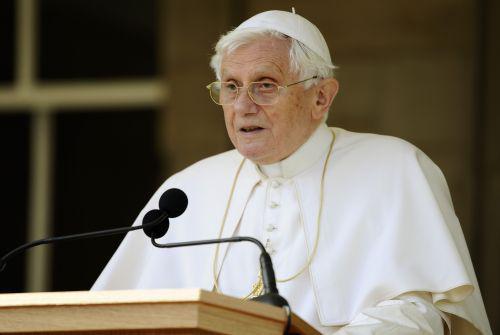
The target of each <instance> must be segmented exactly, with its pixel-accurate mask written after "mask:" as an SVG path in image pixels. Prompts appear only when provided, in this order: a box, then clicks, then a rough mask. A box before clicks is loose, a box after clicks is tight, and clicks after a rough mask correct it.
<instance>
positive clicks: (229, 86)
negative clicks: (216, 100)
mask: <svg viewBox="0 0 500 335" xmlns="http://www.w3.org/2000/svg"><path fill="white" fill-rule="evenodd" d="M222 89H224V90H225V91H228V92H231V91H237V90H238V87H237V86H236V85H235V84H233V83H223V84H222Z"/></svg>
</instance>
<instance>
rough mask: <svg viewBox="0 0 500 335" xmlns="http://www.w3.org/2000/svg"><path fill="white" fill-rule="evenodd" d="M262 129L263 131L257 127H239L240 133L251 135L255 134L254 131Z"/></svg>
mask: <svg viewBox="0 0 500 335" xmlns="http://www.w3.org/2000/svg"><path fill="white" fill-rule="evenodd" d="M262 129H264V128H262V127H258V126H249V127H241V128H240V131H242V132H244V133H252V132H255V131H259V130H262Z"/></svg>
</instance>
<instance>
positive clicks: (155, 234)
mask: <svg viewBox="0 0 500 335" xmlns="http://www.w3.org/2000/svg"><path fill="white" fill-rule="evenodd" d="M162 215H164V212H163V211H161V210H159V209H153V210H150V211H149V212H147V213H146V215H144V217H143V218H142V224H143V225H144V224H148V223H151V222H153V221H155V220H159V219H160V218H161V216H162ZM169 225H170V223H169V222H168V217H167V216H165V217H164V218H163V220H160V221H158V223H157V224H154V225H151V226H148V227H144V228H142V230H144V234H146V235H148V237H150V238H155V239H156V238H160V237H163V236H165V234H166V233H167V231H168V227H169Z"/></svg>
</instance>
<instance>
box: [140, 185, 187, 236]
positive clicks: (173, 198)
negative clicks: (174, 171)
mask: <svg viewBox="0 0 500 335" xmlns="http://www.w3.org/2000/svg"><path fill="white" fill-rule="evenodd" d="M187 205H188V198H187V196H186V193H184V192H183V191H181V190H179V189H178V188H171V189H168V190H166V191H165V192H164V193H163V194H162V195H161V197H160V201H159V202H158V206H159V207H160V209H153V210H150V211H149V212H147V213H146V214H145V215H144V217H143V219H142V224H143V225H147V226H145V227H144V228H143V231H144V233H145V234H146V235H147V236H148V237H151V238H160V237H163V236H164V235H165V234H166V233H167V231H168V228H169V226H170V223H169V221H168V219H167V220H164V221H161V222H158V224H151V225H149V223H150V222H154V221H155V220H160V217H161V216H162V214H163V213H167V216H168V217H169V218H176V217H178V216H179V215H181V214H182V213H184V211H185V210H186V208H187Z"/></svg>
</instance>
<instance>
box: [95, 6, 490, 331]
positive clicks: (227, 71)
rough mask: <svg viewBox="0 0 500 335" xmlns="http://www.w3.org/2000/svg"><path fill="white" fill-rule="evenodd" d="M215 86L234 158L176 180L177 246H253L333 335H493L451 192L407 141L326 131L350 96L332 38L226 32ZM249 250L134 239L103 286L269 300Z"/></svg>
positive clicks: (275, 21) (299, 26) (276, 18)
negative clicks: (181, 196) (232, 241)
mask: <svg viewBox="0 0 500 335" xmlns="http://www.w3.org/2000/svg"><path fill="white" fill-rule="evenodd" d="M211 66H212V67H213V69H214V71H215V74H216V76H217V80H218V81H216V82H214V83H212V84H210V85H208V86H207V87H208V89H209V91H210V96H211V98H212V100H213V101H214V102H215V103H216V104H219V105H222V109H223V110H224V118H225V122H226V128H227V132H228V135H229V137H230V139H231V141H232V143H233V144H234V146H235V148H236V150H232V151H229V152H226V153H222V154H220V155H217V156H214V157H210V158H207V159H205V160H202V161H200V162H198V163H196V164H194V165H192V166H190V167H189V168H187V169H185V170H184V171H181V172H179V173H178V174H176V175H174V176H172V177H171V178H169V179H168V180H167V181H166V182H165V183H164V184H163V185H162V186H161V187H160V189H159V190H158V191H157V192H156V194H155V195H154V196H153V197H152V199H151V200H150V202H149V203H148V204H147V205H146V207H145V208H144V210H143V211H142V212H141V213H140V215H139V217H138V220H137V222H136V224H140V222H141V220H142V217H143V215H144V214H145V213H146V211H148V210H150V209H152V208H155V207H156V204H157V203H158V198H159V196H160V195H161V194H162V193H163V192H164V191H165V190H166V189H168V188H171V187H178V188H181V189H183V190H184V191H185V192H186V193H187V195H188V197H189V201H190V202H189V207H188V209H187V211H186V213H185V214H183V215H182V216H181V217H179V218H178V219H175V220H173V221H172V224H171V228H170V231H169V233H168V234H167V236H166V237H164V238H163V241H164V242H165V241H170V242H171V241H186V240H195V239H207V238H217V237H229V236H234V235H240V236H253V237H256V238H258V239H259V240H260V241H262V243H264V244H265V245H266V248H267V250H268V252H269V253H270V254H271V257H272V259H273V263H274V266H275V272H276V275H277V277H278V278H277V281H278V287H279V289H280V292H281V294H282V295H283V296H284V297H286V299H287V300H288V301H289V302H290V304H291V306H292V309H293V310H294V312H296V313H297V314H298V315H299V316H301V317H302V318H303V319H305V320H306V321H307V322H309V323H310V324H311V325H312V326H314V327H315V328H317V329H318V330H319V331H320V332H322V333H335V334H444V333H449V332H451V333H452V334H491V330H490V328H489V324H488V320H487V317H486V313H485V311H484V306H483V302H482V298H481V295H480V292H479V288H478V285H477V281H476V277H475V274H474V270H473V267H472V264H471V261H470V257H469V254H468V251H467V247H466V244H465V241H464V238H463V234H462V232H461V229H460V225H459V223H458V220H457V218H456V216H455V214H454V211H453V207H452V204H451V199H450V195H449V192H448V189H447V185H446V182H445V180H444V178H443V175H442V174H441V172H440V170H439V169H438V168H437V167H436V166H435V165H434V164H433V163H432V162H431V161H430V160H429V158H428V157H427V156H425V154H423V153H422V152H421V151H420V150H418V149H417V148H415V147H414V146H412V145H411V144H409V143H407V142H404V141H402V140H399V139H396V138H392V137H387V136H378V135H372V134H356V133H352V132H349V131H346V130H343V129H339V128H328V127H327V126H326V125H325V120H326V117H327V114H328V110H329V108H330V106H331V104H332V101H333V99H334V98H335V95H336V94H337V91H338V83H337V81H336V80H335V79H334V77H333V69H334V66H333V64H332V62H331V59H330V54H329V51H328V47H327V45H326V42H325V40H324V39H323V36H322V35H321V33H320V32H319V30H318V29H317V28H316V27H315V26H314V25H313V24H312V23H310V22H309V21H307V20H306V19H304V18H303V17H301V16H299V15H297V14H295V13H288V12H281V11H269V12H264V13H261V14H258V15H256V16H254V17H252V18H250V19H249V20H247V21H245V22H243V23H242V24H241V25H240V26H239V27H237V28H236V29H234V30H233V31H230V32H229V33H228V34H226V35H225V36H222V37H221V39H220V40H219V42H218V43H217V46H216V53H215V55H214V56H213V58H212V61H211ZM258 269H259V267H258V250H257V248H255V247H254V246H251V245H231V246H228V245H220V246H204V247H196V248H182V249H172V250H165V249H157V248H155V247H153V246H152V245H151V244H150V241H149V239H148V238H147V237H145V236H143V235H141V234H129V235H128V236H127V237H126V238H125V239H124V241H123V243H122V244H121V246H120V247H119V249H118V251H117V252H116V254H115V255H114V256H113V258H112V259H111V261H110V262H109V264H108V265H107V267H106V268H105V270H104V271H103V273H102V274H101V276H100V278H99V279H98V280H97V282H96V284H95V285H94V289H131V288H167V287H171V288H175V287H201V288H204V289H208V290H212V289H214V290H217V291H219V292H222V293H223V294H228V295H233V296H237V297H242V298H245V297H247V298H248V297H251V296H255V295H258V294H259V293H260V287H261V285H260V284H261V276H260V274H259V270H258Z"/></svg>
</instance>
